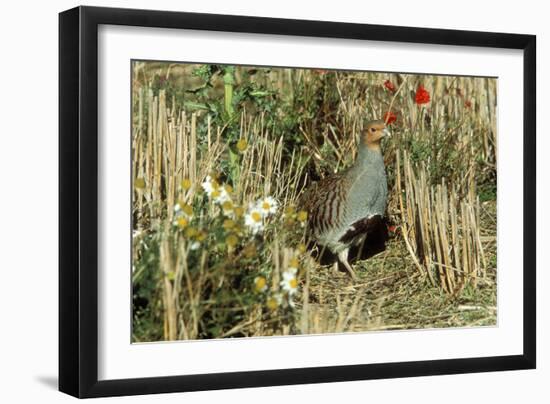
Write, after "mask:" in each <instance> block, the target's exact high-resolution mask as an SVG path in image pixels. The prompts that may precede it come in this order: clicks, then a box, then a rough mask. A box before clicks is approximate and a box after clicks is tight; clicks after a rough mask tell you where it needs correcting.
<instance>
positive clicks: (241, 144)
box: [237, 139, 248, 152]
mask: <svg viewBox="0 0 550 404" xmlns="http://www.w3.org/2000/svg"><path fill="white" fill-rule="evenodd" d="M247 147H248V143H247V141H246V139H239V141H238V142H237V150H239V151H240V152H244V151H245V150H246V148H247Z"/></svg>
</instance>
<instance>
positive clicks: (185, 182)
mask: <svg viewBox="0 0 550 404" xmlns="http://www.w3.org/2000/svg"><path fill="white" fill-rule="evenodd" d="M181 187H182V188H183V189H184V190H185V191H187V190H188V189H189V188H191V180H190V179H189V178H185V179H183V180H182V181H181Z"/></svg>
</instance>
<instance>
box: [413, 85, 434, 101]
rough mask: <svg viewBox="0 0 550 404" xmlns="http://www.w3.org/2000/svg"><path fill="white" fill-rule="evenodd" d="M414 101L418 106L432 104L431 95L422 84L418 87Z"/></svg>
mask: <svg viewBox="0 0 550 404" xmlns="http://www.w3.org/2000/svg"><path fill="white" fill-rule="evenodd" d="M414 100H415V102H416V103H417V104H419V105H420V104H427V103H428V102H430V93H429V92H428V91H427V90H426V89H425V88H424V86H423V85H422V84H420V85H419V86H418V89H417V90H416V94H415V96H414Z"/></svg>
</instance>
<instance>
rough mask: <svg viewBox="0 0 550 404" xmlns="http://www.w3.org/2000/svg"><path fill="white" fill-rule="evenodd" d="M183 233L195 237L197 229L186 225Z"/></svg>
mask: <svg viewBox="0 0 550 404" xmlns="http://www.w3.org/2000/svg"><path fill="white" fill-rule="evenodd" d="M185 235H186V236H187V237H189V238H191V237H195V236H196V235H197V229H195V228H194V227H188V228H187V229H186V230H185Z"/></svg>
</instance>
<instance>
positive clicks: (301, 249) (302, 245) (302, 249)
mask: <svg viewBox="0 0 550 404" xmlns="http://www.w3.org/2000/svg"><path fill="white" fill-rule="evenodd" d="M306 250H307V247H306V245H305V244H304V243H300V244H298V251H300V253H302V254H303V253H305V252H306Z"/></svg>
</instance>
